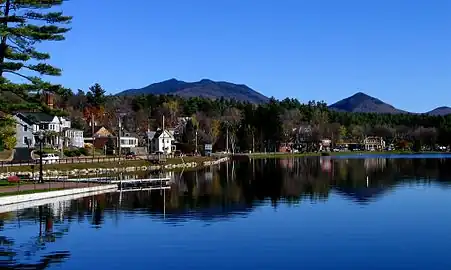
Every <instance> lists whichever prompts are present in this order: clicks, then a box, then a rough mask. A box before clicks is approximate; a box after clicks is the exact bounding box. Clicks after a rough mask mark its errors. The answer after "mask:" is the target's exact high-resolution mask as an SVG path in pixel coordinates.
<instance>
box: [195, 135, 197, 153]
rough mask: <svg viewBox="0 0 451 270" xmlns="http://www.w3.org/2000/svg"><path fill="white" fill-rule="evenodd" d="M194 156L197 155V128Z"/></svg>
mask: <svg viewBox="0 0 451 270" xmlns="http://www.w3.org/2000/svg"><path fill="white" fill-rule="evenodd" d="M195 153H196V156H197V129H196V150H195Z"/></svg>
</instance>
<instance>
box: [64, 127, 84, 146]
mask: <svg viewBox="0 0 451 270" xmlns="http://www.w3.org/2000/svg"><path fill="white" fill-rule="evenodd" d="M64 138H65V146H66V147H77V148H83V147H84V145H85V142H84V138H83V130H78V129H73V128H68V129H65V130H64Z"/></svg>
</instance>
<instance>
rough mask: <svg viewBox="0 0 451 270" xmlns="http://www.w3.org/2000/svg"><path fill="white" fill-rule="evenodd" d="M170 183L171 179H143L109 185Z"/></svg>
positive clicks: (124, 180)
mask: <svg viewBox="0 0 451 270" xmlns="http://www.w3.org/2000/svg"><path fill="white" fill-rule="evenodd" d="M163 181H166V183H169V182H170V181H171V178H169V177H165V178H143V179H123V180H111V181H110V182H109V183H111V184H120V183H122V184H141V183H154V182H163Z"/></svg>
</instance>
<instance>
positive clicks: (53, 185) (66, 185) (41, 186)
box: [0, 182, 99, 193]
mask: <svg viewBox="0 0 451 270" xmlns="http://www.w3.org/2000/svg"><path fill="white" fill-rule="evenodd" d="M98 185H99V184H93V183H74V182H47V183H43V184H36V185H34V184H28V183H27V184H21V185H20V186H8V187H0V193H10V192H18V191H28V190H45V189H55V188H57V189H63V188H64V189H70V188H83V187H95V186H98Z"/></svg>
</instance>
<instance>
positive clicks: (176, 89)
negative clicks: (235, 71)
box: [116, 78, 269, 104]
mask: <svg viewBox="0 0 451 270" xmlns="http://www.w3.org/2000/svg"><path fill="white" fill-rule="evenodd" d="M140 94H154V95H178V96H181V97H186V98H189V97H204V98H211V99H217V98H221V97H224V98H226V99H236V100H239V101H248V102H250V103H258V104H261V103H266V102H268V101H269V98H268V97H266V96H265V95H263V94H261V93H259V92H257V91H256V90H254V89H252V88H250V87H249V86H247V85H245V84H235V83H230V82H225V81H213V80H210V79H202V80H200V81H196V82H185V81H181V80H177V79H175V78H172V79H169V80H166V81H162V82H157V83H153V84H150V85H148V86H145V87H142V88H134V89H128V90H124V91H121V92H119V93H118V94H116V95H118V96H123V95H140Z"/></svg>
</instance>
